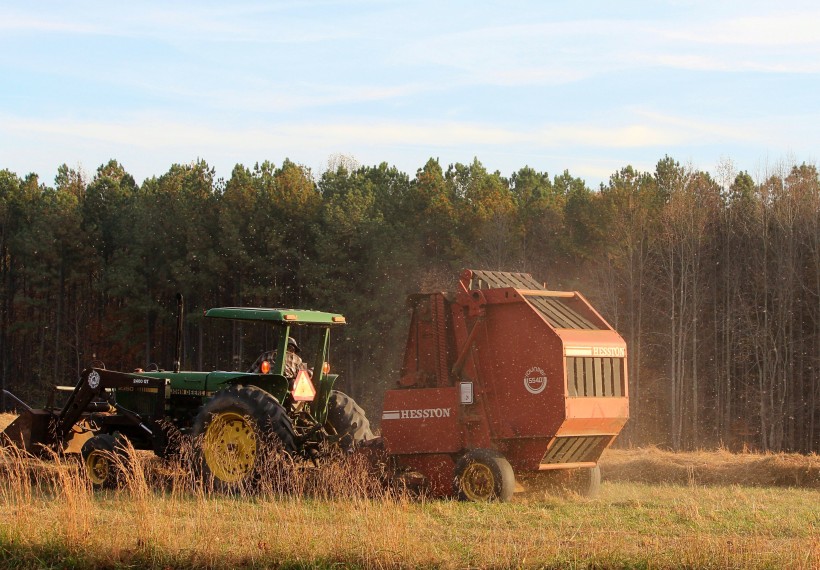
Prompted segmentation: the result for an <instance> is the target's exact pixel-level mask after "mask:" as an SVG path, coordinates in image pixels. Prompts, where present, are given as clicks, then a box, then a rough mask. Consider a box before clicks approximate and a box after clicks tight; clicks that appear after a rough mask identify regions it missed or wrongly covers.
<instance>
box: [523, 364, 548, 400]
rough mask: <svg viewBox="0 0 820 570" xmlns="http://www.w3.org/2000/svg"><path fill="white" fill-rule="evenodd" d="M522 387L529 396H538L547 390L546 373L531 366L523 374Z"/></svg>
mask: <svg viewBox="0 0 820 570" xmlns="http://www.w3.org/2000/svg"><path fill="white" fill-rule="evenodd" d="M524 387H525V388H526V389H527V392H529V393H530V394H540V393H541V392H543V391H544V390H545V389H546V388H547V373H546V372H544V370H543V369H542V368H539V367H537V366H533V367H532V368H530V369H529V370H527V373H526V374H524Z"/></svg>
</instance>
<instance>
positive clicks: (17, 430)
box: [2, 409, 53, 454]
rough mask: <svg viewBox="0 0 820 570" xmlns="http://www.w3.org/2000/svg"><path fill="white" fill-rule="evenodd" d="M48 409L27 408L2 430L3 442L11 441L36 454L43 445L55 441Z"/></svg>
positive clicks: (16, 445) (51, 416)
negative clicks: (52, 435)
mask: <svg viewBox="0 0 820 570" xmlns="http://www.w3.org/2000/svg"><path fill="white" fill-rule="evenodd" d="M52 418H53V415H52V414H51V412H49V411H48V410H35V409H30V410H25V411H23V412H22V413H21V414H20V415H19V416H18V417H17V419H15V420H14V421H13V422H11V423H10V424H9V425H8V426H6V429H4V430H3V432H2V440H3V441H2V443H3V444H4V445H5V444H9V443H11V444H12V445H14V446H15V447H18V448H20V449H22V450H24V451H28V452H29V453H34V454H36V453H37V452H38V451H39V450H41V449H42V448H43V446H48V445H50V444H51V443H53V437H50V434H51V430H50V427H51V419H52Z"/></svg>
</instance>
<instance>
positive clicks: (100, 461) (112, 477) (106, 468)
mask: <svg viewBox="0 0 820 570" xmlns="http://www.w3.org/2000/svg"><path fill="white" fill-rule="evenodd" d="M80 453H81V454H82V457H83V465H85V472H86V474H87V475H88V478H89V479H90V480H91V486H92V487H93V488H94V489H113V488H115V487H116V486H117V485H118V484H119V482H120V481H121V475H122V474H123V473H122V470H123V469H124V468H125V467H126V465H127V460H126V458H125V457H124V454H123V452H122V447H121V446H120V445H118V442H117V439H116V438H115V437H114V436H113V435H111V434H108V433H100V434H97V435H95V436H94V437H92V438H91V439H89V440H88V441H86V442H85V443H84V444H83V447H82V449H81V450H80Z"/></svg>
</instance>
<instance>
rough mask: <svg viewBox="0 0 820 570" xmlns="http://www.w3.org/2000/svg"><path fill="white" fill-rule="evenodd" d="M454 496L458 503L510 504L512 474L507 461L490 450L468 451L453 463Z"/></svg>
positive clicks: (512, 491) (513, 486)
mask: <svg viewBox="0 0 820 570" xmlns="http://www.w3.org/2000/svg"><path fill="white" fill-rule="evenodd" d="M454 484H455V492H456V494H457V495H458V498H459V500H461V501H477V502H482V501H500V502H502V503H504V502H507V501H509V500H510V499H511V498H512V496H513V493H514V492H515V473H513V468H512V466H511V465H510V462H509V461H507V458H506V457H504V456H503V455H501V454H500V453H498V452H497V451H495V450H493V449H471V450H469V451H468V452H467V453H465V454H464V455H462V456H461V458H460V459H459V460H458V461H457V462H456V469H455V479H454Z"/></svg>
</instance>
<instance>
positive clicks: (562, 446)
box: [541, 435, 612, 464]
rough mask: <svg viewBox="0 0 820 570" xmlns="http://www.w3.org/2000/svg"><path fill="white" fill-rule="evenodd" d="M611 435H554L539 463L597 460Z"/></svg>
mask: <svg viewBox="0 0 820 570" xmlns="http://www.w3.org/2000/svg"><path fill="white" fill-rule="evenodd" d="M611 439H612V436H611V435H584V436H569V437H556V438H555V439H554V440H553V442H552V445H550V448H549V449H548V450H547V453H546V454H545V455H544V457H543V459H541V463H542V464H544V463H589V462H593V461H598V459H600V457H601V454H602V453H603V452H604V449H606V446H607V445H608V444H609V442H610V440H611Z"/></svg>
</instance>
